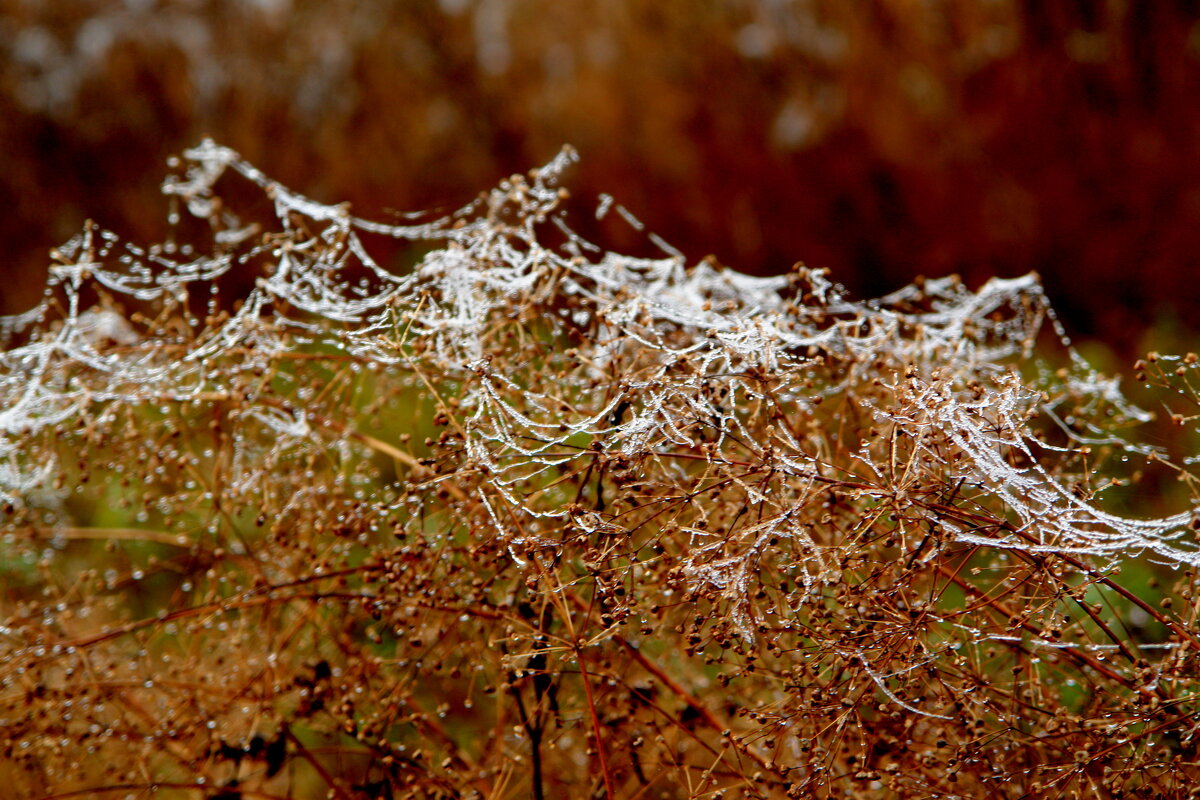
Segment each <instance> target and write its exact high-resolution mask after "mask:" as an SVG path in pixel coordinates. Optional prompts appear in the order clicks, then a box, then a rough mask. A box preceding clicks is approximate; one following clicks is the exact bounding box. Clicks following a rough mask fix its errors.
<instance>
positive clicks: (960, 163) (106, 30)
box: [0, 0, 1200, 352]
mask: <svg viewBox="0 0 1200 800" xmlns="http://www.w3.org/2000/svg"><path fill="white" fill-rule="evenodd" d="M1198 77H1200V12H1198V10H1197V3H1196V2H1191V1H1190V0H1189V1H1188V2H1183V1H1182V0H1179V1H1178V2H1167V1H1166V0H1164V1H1163V2H1085V1H1083V0H1079V1H1078V2H1045V3H1044V2H1037V1H1036V0H1026V1H1025V2H1017V1H1016V0H993V1H992V2H983V0H930V2H915V0H871V1H864V2H843V0H810V1H809V2H799V1H798V0H797V1H796V2H790V3H789V2H786V1H785V0H775V1H774V2H768V0H742V1H741V2H736V1H735V2H728V3H697V2H693V1H690V0H689V1H688V2H684V1H683V0H620V1H618V0H611V1H608V2H605V1H603V0H592V2H585V1H582V0H581V1H580V2H570V3H564V2H562V1H561V0H457V2H451V1H450V0H442V1H441V2H411V3H384V2H378V3H370V2H351V1H350V0H321V1H320V2H317V1H316V0H257V2H245V1H240V0H239V1H238V2H235V1H234V0H208V2H185V1H184V0H160V1H159V2H155V1H154V0H140V1H135V0H125V2H115V1H112V2H76V1H74V0H63V1H59V0H56V2H54V3H44V2H40V1H39V2H19V1H18V0H0V152H2V153H3V156H2V158H3V161H2V162H0V209H2V213H0V242H2V243H3V250H2V251H0V254H2V257H3V262H2V265H0V270H3V276H4V282H3V288H0V299H2V301H0V310H2V311H5V312H13V311H17V310H20V309H22V308H25V307H28V306H29V305H31V304H32V303H34V302H35V301H36V298H37V295H38V292H39V291H40V286H41V282H42V280H43V276H44V265H45V262H46V252H47V251H48V249H49V248H50V247H51V246H53V245H55V244H58V243H59V242H61V241H62V240H64V239H66V238H68V237H69V236H70V235H72V234H73V233H74V232H75V231H77V230H78V229H79V226H80V225H81V224H82V223H83V221H84V220H85V219H87V218H93V219H95V220H97V221H98V222H99V223H100V224H101V225H103V226H105V227H109V228H112V229H114V230H116V231H118V232H119V233H122V234H123V235H126V236H130V237H133V238H134V239H135V240H138V241H143V242H144V241H149V240H155V239H158V238H160V237H161V236H162V235H163V233H164V225H165V206H164V203H163V201H162V200H161V198H160V196H159V194H158V189H157V187H158V183H159V182H160V181H161V179H162V177H163V175H164V174H165V171H166V167H165V160H166V158H167V156H168V155H170V154H172V153H178V152H180V151H181V150H182V149H184V148H185V147H187V146H189V145H191V144H194V143H195V142H197V141H198V140H199V138H200V137H201V136H203V135H212V136H214V137H215V138H217V139H218V140H219V141H221V142H222V143H225V144H228V145H230V146H232V147H234V148H236V149H238V150H239V151H241V152H242V153H243V154H244V155H245V156H246V157H247V158H249V159H250V160H251V161H253V162H254V163H256V164H257V165H259V166H260V167H261V168H263V169H264V170H266V171H267V172H268V173H270V174H271V175H273V176H274V177H276V178H278V179H280V180H282V181H283V182H284V183H286V184H287V185H289V186H291V187H292V188H294V189H297V190H299V191H303V192H306V193H309V194H312V195H314V196H316V197H318V198H319V199H322V200H326V201H330V202H334V201H342V200H348V201H350V202H352V203H353V204H354V206H355V208H356V210H357V211H358V212H359V213H362V214H364V215H367V216H376V217H386V216H387V214H388V211H389V209H397V210H404V211H407V210H415V209H421V208H427V207H430V206H446V207H451V206H457V205H458V204H460V203H461V202H464V201H466V200H468V199H470V198H471V197H472V196H474V195H475V194H476V193H477V192H478V191H480V190H482V189H485V188H488V187H489V186H491V185H492V184H493V183H494V182H495V181H496V180H497V179H499V178H500V177H502V176H504V175H506V174H508V173H511V172H516V171H524V170H526V169H528V168H530V167H532V166H536V165H538V164H540V163H543V162H544V161H546V160H548V159H549V158H550V157H551V156H552V155H553V154H554V153H555V152H556V151H557V149H558V148H559V146H560V145H561V144H563V143H565V142H570V143H572V144H574V145H575V146H576V147H577V148H578V149H579V150H580V152H581V155H582V159H583V160H582V163H581V164H580V165H579V167H578V168H577V169H576V171H575V174H574V176H573V179H572V181H571V188H572V190H573V192H574V193H575V195H576V196H577V197H588V196H592V195H595V194H598V193H600V192H608V193H611V194H613V195H615V196H616V198H617V199H618V200H619V201H621V202H622V203H624V205H626V206H627V207H628V208H629V209H630V210H632V211H633V212H634V213H635V214H637V215H638V216H639V217H641V218H642V219H643V220H644V221H645V222H646V223H647V225H648V227H649V228H650V229H651V230H653V231H656V232H658V233H659V234H660V235H662V236H663V237H664V238H665V239H667V240H668V241H670V242H672V243H673V244H674V245H675V246H676V247H678V248H680V249H681V250H683V251H684V252H685V253H687V254H688V255H689V256H691V257H694V258H698V257H700V256H703V255H705V254H708V253H713V254H715V255H717V256H718V258H719V259H720V260H721V261H722V262H724V263H726V264H729V265H731V266H734V267H736V268H738V269H741V270H745V271H749V272H759V273H771V272H778V271H782V270H785V269H787V268H788V267H789V266H790V265H791V264H792V263H793V262H795V261H797V260H803V261H805V262H807V263H808V264H810V265H812V266H825V267H829V268H831V270H832V271H833V274H834V277H835V278H836V279H838V280H840V281H841V282H843V283H845V284H846V285H847V286H848V287H850V288H851V289H852V290H853V291H854V292H855V293H856V294H858V295H860V296H863V295H874V294H879V293H882V292H885V291H888V290H890V289H893V288H896V287H898V286H900V285H902V284H903V283H905V282H907V281H909V280H911V279H912V278H913V277H914V276H915V275H917V274H925V275H941V274H946V273H950V272H958V273H961V274H963V275H964V277H966V278H967V279H968V281H969V282H970V283H972V284H978V283H980V282H982V281H983V280H985V279H986V278H987V277H989V276H992V275H1015V274H1021V273H1024V272H1027V271H1030V270H1037V271H1039V272H1040V273H1041V274H1042V275H1043V277H1044V279H1045V281H1046V284H1047V287H1048V290H1049V292H1050V294H1051V297H1052V299H1053V301H1054V303H1055V305H1056V307H1058V309H1059V310H1060V313H1061V314H1062V315H1063V316H1064V317H1065V319H1066V321H1067V324H1068V326H1069V327H1070V328H1071V330H1072V331H1073V332H1074V333H1076V334H1079V335H1092V336H1096V337H1098V338H1100V339H1102V340H1105V341H1107V342H1109V343H1110V344H1112V345H1114V346H1115V347H1117V348H1118V349H1120V350H1122V351H1127V352H1133V351H1134V350H1136V348H1138V347H1139V346H1142V345H1143V344H1144V343H1145V341H1147V340H1146V339H1145V338H1144V335H1145V331H1146V330H1147V329H1148V328H1150V327H1151V326H1153V327H1155V328H1156V330H1158V331H1159V332H1162V331H1167V334H1166V335H1167V336H1168V337H1169V338H1173V339H1174V340H1176V341H1185V340H1186V336H1187V333H1188V332H1189V331H1191V330H1195V329H1196V327H1197V325H1196V323H1195V320H1196V319H1197V318H1198V312H1200V270H1198V268H1197V266H1198V265H1197V253H1200V157H1198V156H1200V152H1198V148H1200V84H1198ZM582 224H583V225H584V227H590V228H592V230H589V231H588V232H589V233H591V234H592V235H594V236H596V237H599V238H601V239H602V240H603V241H604V243H605V244H607V245H609V246H611V247H614V248H618V249H622V248H637V247H639V246H641V245H640V243H638V242H636V241H634V240H633V238H631V237H630V235H629V233H628V232H625V231H623V230H621V229H619V228H617V227H612V228H596V226H595V224H594V223H588V222H586V218H585V221H584V222H583V223H582Z"/></svg>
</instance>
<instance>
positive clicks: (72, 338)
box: [0, 142, 1200, 800]
mask: <svg viewBox="0 0 1200 800" xmlns="http://www.w3.org/2000/svg"><path fill="white" fill-rule="evenodd" d="M573 160H574V154H573V153H572V152H571V151H570V150H565V151H564V152H563V153H562V154H561V155H560V156H559V157H558V158H557V159H556V160H555V161H553V162H552V163H551V164H549V165H548V166H546V167H544V168H542V169H540V170H535V171H533V172H531V173H530V174H529V175H528V176H519V175H518V176H513V177H512V178H510V179H508V180H506V181H504V182H502V183H501V184H500V186H499V187H497V188H496V189H494V190H492V191H491V192H488V193H485V194H482V195H480V197H479V198H478V199H477V200H476V201H475V202H473V203H471V204H470V205H468V206H466V207H465V208H463V209H462V210H460V211H458V212H456V213H454V214H452V215H449V216H447V217H444V218H441V219H435V220H428V219H427V220H425V221H419V220H418V221H415V222H413V223H412V224H383V223H377V222H371V221H368V220H364V219H360V218H358V217H356V216H354V215H353V214H352V213H351V212H350V210H349V209H348V208H347V207H345V206H329V205H324V204H321V203H317V202H315V201H313V200H310V199H308V198H305V197H302V196H299V195H297V194H295V193H293V192H291V191H289V190H288V189H287V188H285V187H283V186H281V185H279V184H277V183H274V182H272V181H271V180H270V179H268V178H267V177H266V176H264V175H263V174H261V173H260V172H259V171H258V170H256V169H255V168H254V167H252V166H251V165H249V164H248V163H246V162H245V161H243V160H242V159H241V158H240V157H239V156H238V155H237V154H236V153H234V152H233V151H231V150H228V149H226V148H222V147H220V146H218V145H216V144H214V143H212V142H206V143H204V144H203V145H201V146H200V147H197V148H195V149H193V150H191V151H189V152H188V153H187V154H186V157H185V159H183V160H181V161H180V162H178V163H177V164H176V169H175V172H174V174H173V175H172V176H171V177H170V178H168V180H167V181H166V182H165V183H164V187H163V188H164V191H165V192H166V194H167V195H168V197H169V198H170V201H171V202H172V204H173V206H172V209H173V210H172V217H173V219H174V220H175V223H176V231H177V234H176V237H175V238H173V239H172V240H170V241H168V242H166V243H163V244H160V245H156V246H154V247H151V248H148V249H142V248H138V247H135V246H133V245H131V244H127V243H122V242H119V241H117V239H116V237H114V236H112V235H111V234H108V233H105V232H104V231H102V230H99V229H97V228H94V227H89V228H88V229H87V230H85V231H84V232H83V233H82V234H81V235H79V236H78V237H76V238H75V239H73V240H72V241H71V242H70V243H68V244H67V245H65V246H63V247H62V248H60V249H59V250H58V251H56V252H55V258H56V261H57V263H56V264H55V266H53V268H52V270H51V280H50V285H49V287H48V288H47V292H46V295H45V299H44V301H43V302H42V303H41V304H40V305H39V306H38V307H37V308H35V309H33V310H32V311H30V312H29V313H27V314H24V315H21V316H19V317H8V318H3V319H0V336H2V337H3V342H4V350H3V352H2V354H0V503H2V504H3V505H5V506H6V508H5V509H4V517H3V520H4V522H3V533H2V535H0V536H2V538H0V553H2V554H3V561H2V562H0V563H3V565H4V566H3V570H4V571H3V576H4V585H5V587H6V589H5V592H4V594H3V596H2V602H3V605H2V606H0V733H2V736H0V779H2V780H3V781H4V785H5V786H7V787H11V789H10V790H11V791H13V792H15V793H16V796H21V797H42V798H66V797H85V796H86V797H105V796H109V795H112V796H129V797H146V796H151V795H153V796H155V797H180V798H191V797H214V798H222V800H233V798H284V797H286V798H291V797H296V798H300V797H314V798H315V797H336V798H341V799H342V800H345V799H346V798H360V797H361V798H372V797H374V798H383V797H389V798H390V797H446V798H450V797H486V798H504V797H514V798H515V797H530V796H532V797H537V798H543V797H563V796H568V793H569V792H571V793H576V794H577V795H578V796H581V797H582V796H587V797H603V798H635V797H636V798H644V797H645V798H648V797H662V798H677V797H678V798H701V797H704V798H713V797H727V798H732V797H758V798H768V797H770V798H783V797H831V796H835V795H837V796H854V797H896V796H899V797H954V796H959V797H1014V798H1015V797H1022V796H1045V797H1084V796H1086V797H1113V798H1115V797H1149V796H1156V797H1176V796H1186V795H1187V794H1188V792H1189V791H1191V787H1192V786H1194V785H1195V779H1196V777H1197V775H1198V774H1200V770H1198V768H1197V752H1196V743H1195V741H1194V732H1195V724H1194V722H1193V715H1194V714H1195V711H1196V698H1197V689H1198V688H1200V685H1198V681H1197V677H1198V676H1200V670H1197V663H1198V660H1197V656H1198V655H1200V635H1198V634H1197V633H1196V632H1195V631H1196V613H1197V612H1196V609H1197V598H1198V597H1200V595H1198V593H1197V584H1196V569H1195V568H1196V565H1197V563H1200V548H1197V546H1196V537H1195V534H1194V531H1193V529H1194V527H1195V525H1196V522H1195V520H1196V517H1195V516H1194V512H1193V511H1192V510H1188V511H1186V512H1184V513H1182V514H1179V515H1176V516H1168V517H1162V518H1154V519H1144V518H1137V517H1135V516H1121V515H1118V514H1116V513H1114V511H1113V509H1114V508H1115V507H1116V506H1117V505H1118V504H1119V503H1120V502H1122V497H1121V496H1120V493H1121V492H1122V491H1123V490H1122V489H1121V487H1122V486H1128V485H1131V484H1132V485H1133V486H1134V487H1135V491H1137V487H1138V486H1141V487H1146V486H1149V485H1150V484H1151V481H1150V479H1149V478H1148V477H1147V476H1148V475H1152V474H1166V473H1170V474H1172V475H1174V476H1175V477H1178V479H1179V484H1180V485H1181V486H1183V487H1184V488H1185V489H1186V490H1187V495H1188V497H1189V498H1190V497H1192V496H1193V495H1194V492H1193V491H1192V489H1193V486H1194V483H1193V481H1194V475H1193V469H1194V464H1193V462H1192V461H1191V460H1188V459H1183V460H1182V461H1181V463H1180V464H1178V465H1172V464H1171V463H1170V462H1169V461H1168V459H1167V457H1166V455H1165V454H1164V453H1162V452H1160V451H1159V450H1156V449H1154V448H1151V447H1147V446H1144V445H1140V444H1137V442H1136V440H1135V439H1133V438H1132V429H1133V428H1134V426H1136V425H1138V424H1139V423H1142V422H1145V421H1146V420H1147V419H1148V415H1147V414H1145V413H1144V412H1142V411H1140V410H1138V409H1137V408H1135V407H1134V406H1133V405H1132V404H1130V403H1129V402H1127V401H1126V400H1125V399H1124V396H1123V395H1122V393H1121V391H1120V389H1119V386H1118V383H1117V381H1116V380H1114V379H1108V378H1104V377H1102V376H1100V375H1098V374H1097V373H1096V372H1094V371H1093V370H1092V369H1091V368H1090V367H1089V366H1088V365H1087V364H1086V363H1085V362H1084V361H1083V360H1082V359H1081V358H1080V357H1079V356H1078V355H1077V354H1076V353H1075V352H1074V351H1073V350H1072V349H1071V348H1070V345H1069V342H1067V341H1066V339H1065V336H1064V335H1063V333H1062V331H1061V329H1060V327H1059V326H1058V325H1057V323H1056V322H1055V320H1054V317H1053V313H1052V311H1051V309H1050V308H1049V306H1048V304H1047V303H1046V300H1045V297H1044V295H1043V294H1042V292H1041V289H1040V286H1039V284H1038V281H1037V279H1036V277H1035V276H1029V277H1026V278H1022V279H1017V280H994V281H992V282H990V283H988V284H987V285H985V286H983V287H982V288H981V289H980V290H979V291H977V292H972V291H970V290H968V289H967V288H966V287H965V286H963V285H962V284H961V283H960V282H957V281H956V280H954V279H943V280H928V281H921V282H918V283H916V284H914V285H912V286H910V287H908V288H906V289H904V290H902V291H900V292H897V293H895V294H892V295H889V296H887V297H884V298H881V299H879V300H875V301H870V302H857V301H854V300H851V299H849V298H848V297H846V296H845V293H844V292H843V291H842V290H841V289H840V288H839V287H838V286H837V285H836V284H834V283H832V282H831V281H830V280H829V278H828V277H827V275H826V274H825V273H823V272H822V271H820V270H810V269H807V268H804V267H802V266H798V267H797V268H796V269H795V270H794V271H793V272H792V273H791V274H790V275H787V276H784V277H779V278H765V279H764V278H750V277H746V276H744V275H740V274H738V273H736V272H733V271H730V270H728V269H725V268H722V267H720V266H719V265H717V264H716V263H715V262H712V261H706V262H701V263H699V264H695V265H688V264H686V263H685V262H684V260H683V259H682V258H681V257H679V256H678V255H676V254H674V253H673V252H672V251H671V248H670V246H669V245H667V244H666V243H665V242H661V241H660V240H655V241H656V242H657V244H658V245H659V246H660V247H661V248H662V249H663V251H664V253H663V257H662V258H660V259H644V258H642V259H639V258H631V257H626V256H622V255H619V254H616V253H612V252H605V251H603V250H602V249H601V248H599V247H597V246H596V245H594V244H592V243H590V242H588V241H585V240H584V239H583V238H581V237H580V236H578V235H577V234H576V233H574V232H573V230H572V228H571V226H570V220H569V219H568V217H567V215H566V214H565V212H564V211H563V210H562V208H561V205H562V201H563V200H564V198H565V197H566V190H565V189H564V188H562V186H561V179H562V173H563V171H564V169H566V168H567V167H568V166H569V164H570V163H571V162H572V161H573ZM256 197H257V199H256ZM238 198H240V200H239V199H238ZM264 199H265V201H266V202H265V203H264V202H263V200H264ZM184 212H186V213H184ZM610 213H612V214H623V215H626V216H628V212H626V211H625V210H624V209H622V208H620V207H619V206H616V205H615V204H614V202H613V200H612V199H611V198H609V197H603V198H601V200H600V203H599V207H598V208H597V214H599V215H605V214H610ZM631 219H632V218H631ZM384 239H395V240H401V241H404V242H406V243H408V248H407V249H408V250H409V251H417V250H419V251H421V252H422V253H423V256H421V257H420V260H419V263H417V264H416V265H415V266H414V267H413V268H412V269H411V270H409V271H407V272H404V271H403V270H400V269H397V268H389V267H386V266H384V265H381V264H379V263H377V262H376V260H375V259H374V258H373V257H372V255H371V252H372V250H373V249H375V245H374V244H373V242H378V241H382V240H384ZM183 242H186V244H184V243H183ZM394 249H395V248H391V249H390V250H389V251H394ZM246 274H253V275H257V281H256V283H254V284H253V286H254V288H253V289H252V290H251V291H250V292H249V293H248V294H247V295H246V296H243V297H239V298H233V297H230V296H228V291H227V289H223V287H227V286H229V285H238V286H241V285H245V284H246V281H245V279H244V276H245V275H246ZM1038 354H1041V355H1040V356H1039V355H1038ZM1039 359H1041V360H1039ZM1045 359H1049V361H1046V360H1045ZM1055 359H1057V361H1055ZM1195 369H1196V358H1195V357H1194V356H1188V357H1187V358H1182V359H1171V358H1167V357H1160V356H1154V357H1153V358H1152V360H1148V361H1145V362H1143V363H1141V364H1139V370H1140V372H1139V377H1140V378H1142V379H1144V380H1145V381H1147V382H1148V383H1157V384H1158V385H1159V389H1160V396H1161V397H1165V398H1168V399H1167V401H1166V402H1169V403H1172V404H1174V405H1172V408H1174V409H1177V410H1176V411H1174V412H1173V413H1174V417H1172V419H1173V420H1174V421H1175V422H1177V423H1178V430H1179V431H1180V437H1183V438H1181V441H1185V438H1186V436H1190V435H1191V433H1190V432H1191V430H1192V429H1193V427H1194V422H1195V420H1196V419H1197V418H1198V417H1197V415H1196V414H1193V413H1191V412H1189V410H1188V408H1187V407H1185V406H1184V405H1182V404H1183V403H1191V404H1192V406H1193V407H1194V406H1195V404H1196V403H1197V401H1198V398H1200V392H1197V391H1196V386H1197V384H1196V383H1195V380H1196V375H1195ZM1156 470H1157V472H1155V471H1156ZM1139 481H1140V483H1139ZM1124 501H1125V502H1128V497H1125V498H1124ZM1189 502H1190V501H1189ZM1123 570H1124V571H1123ZM1154 576H1158V578H1156V577H1154ZM1162 577H1166V578H1167V580H1168V582H1169V583H1171V584H1173V585H1170V586H1167V587H1164V588H1156V586H1155V585H1154V581H1155V580H1156V579H1161V578H1162Z"/></svg>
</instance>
